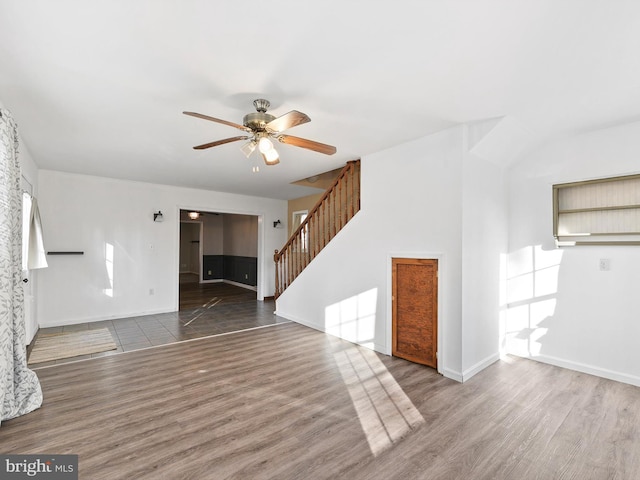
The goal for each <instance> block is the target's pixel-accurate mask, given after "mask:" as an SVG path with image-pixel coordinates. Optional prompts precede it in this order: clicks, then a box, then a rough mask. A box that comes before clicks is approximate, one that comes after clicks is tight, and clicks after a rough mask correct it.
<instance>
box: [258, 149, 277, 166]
mask: <svg viewBox="0 0 640 480" xmlns="http://www.w3.org/2000/svg"><path fill="white" fill-rule="evenodd" d="M262 158H263V159H264V163H266V164H267V165H277V164H279V163H280V155H278V152H277V151H276V149H275V148H272V149H271V150H269V151H268V152H266V153H263V154H262Z"/></svg>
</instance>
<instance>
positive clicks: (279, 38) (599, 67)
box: [0, 0, 640, 199]
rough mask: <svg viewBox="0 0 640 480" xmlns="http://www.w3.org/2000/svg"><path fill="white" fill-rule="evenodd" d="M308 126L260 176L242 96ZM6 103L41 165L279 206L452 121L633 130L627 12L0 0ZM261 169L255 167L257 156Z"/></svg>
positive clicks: (540, 5)
mask: <svg viewBox="0 0 640 480" xmlns="http://www.w3.org/2000/svg"><path fill="white" fill-rule="evenodd" d="M259 97H264V98H267V99H269V100H270V101H271V104H272V106H271V109H270V113H272V114H274V115H276V116H278V115H281V114H284V113H286V112H288V111H289V110H293V109H296V110H300V111H302V112H305V113H307V114H308V115H309V116H310V117H311V119H312V121H311V123H308V124H306V125H301V126H298V127H295V129H291V130H289V131H287V132H286V133H290V134H293V135H296V136H301V137H305V138H309V139H312V140H316V141H320V142H323V143H329V144H332V145H335V146H336V147H337V149H338V153H336V154H335V155H333V156H325V155H322V154H319V153H314V152H310V151H307V150H303V149H300V148H296V147H293V146H287V145H281V146H279V147H278V149H279V151H280V155H281V163H280V164H279V165H278V166H275V167H266V166H261V168H260V172H259V173H257V174H254V173H252V171H251V170H252V169H251V167H252V165H253V164H257V159H256V158H255V157H252V160H247V159H246V158H245V157H244V155H243V154H242V153H241V152H240V151H239V147H240V146H241V145H242V142H238V143H230V144H226V145H223V146H219V147H215V148H211V149H208V150H203V151H195V150H193V149H192V148H191V147H192V146H194V145H198V144H202V143H206V142H210V141H213V140H218V139H222V138H227V137H232V136H236V135H238V134H241V132H239V131H238V130H235V129H233V128H231V127H228V126H225V125H220V124H217V123H213V122H207V121H205V120H200V119H196V118H192V117H188V116H185V115H182V113H181V112H182V111H183V110H191V111H196V112H200V113H203V114H207V115H211V116H214V117H218V118H222V119H225V120H229V121H233V122H236V123H242V117H243V115H245V114H246V113H249V112H252V111H254V109H253V105H252V100H253V99H255V98H259ZM0 101H2V102H3V103H4V105H5V107H6V108H9V109H10V110H11V111H12V113H13V115H14V117H15V118H16V120H17V122H18V124H19V128H20V131H21V135H22V137H23V138H24V140H25V143H26V145H27V147H28V149H29V151H30V152H31V154H32V156H33V158H34V159H35V161H36V163H37V164H38V165H39V167H40V168H45V169H54V170H62V171H68V172H79V173H86V174H91V175H100V176H107V177H115V178H125V179H132V180H139V181H146V182H153V183H162V184H170V185H181V186H189V187H197V188H206V189H212V190H218V191H227V192H236V193H244V194H250V195H258V196H265V197H272V198H282V199H288V198H294V197H297V196H302V195H306V194H308V193H315V192H314V191H313V190H310V189H308V188H306V187H301V186H295V185H289V183H290V182H293V181H295V180H299V179H301V178H304V177H308V176H311V175H314V174H318V173H321V172H324V171H327V170H330V169H333V168H336V167H339V166H340V165H342V164H344V162H346V161H348V160H352V159H355V158H359V157H361V156H363V155H366V154H369V153H372V152H376V151H379V150H382V149H385V148H388V147H391V146H393V145H397V144H399V143H402V142H405V141H407V140H411V139H414V138H419V137H422V136H424V135H427V134H429V133H433V132H435V131H438V130H441V129H443V128H446V127H449V126H451V125H455V124H458V123H463V122H473V121H478V120H481V119H487V118H493V117H499V116H503V115H508V116H510V117H511V118H513V119H517V121H518V123H519V125H522V126H524V127H525V128H527V129H528V130H529V131H530V132H532V135H533V136H535V138H537V139H538V141H543V140H548V139H550V138H555V137H557V136H562V135H567V134H571V133H576V132H579V131H584V130H589V129H594V128H599V127H602V126H609V125H614V124H617V123H624V122H628V121H632V120H637V119H640V2H638V1H636V0H629V1H625V0H609V1H606V0H598V1H594V0H503V1H493V0H468V1H463V0H446V1H445V0H395V1H379V0H369V1H365V0H350V1H349V0H323V1H320V2H313V3H312V2H304V1H300V0H297V1H294V0H270V1H266V0H244V1H231V0H228V1H213V0H202V1H196V0H180V1H176V0H91V1H87V0H56V1H51V0H0ZM254 155H256V154H255V153H254Z"/></svg>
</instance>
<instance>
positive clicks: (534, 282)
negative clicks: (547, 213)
mask: <svg viewBox="0 0 640 480" xmlns="http://www.w3.org/2000/svg"><path fill="white" fill-rule="evenodd" d="M562 254H563V251H562V250H558V249H554V250H543V249H542V246H541V245H536V246H529V247H525V248H522V249H520V250H518V251H517V252H513V253H511V254H510V255H509V261H508V277H507V302H508V304H507V307H508V309H507V318H506V322H505V323H506V326H505V335H504V339H505V346H506V350H507V351H508V352H509V353H513V354H516V355H522V356H538V355H540V354H541V353H542V346H543V342H544V337H545V335H546V334H547V332H548V330H549V322H550V321H551V319H552V318H553V315H554V314H555V310H556V303H557V300H556V294H557V293H558V278H559V275H560V264H561V263H562Z"/></svg>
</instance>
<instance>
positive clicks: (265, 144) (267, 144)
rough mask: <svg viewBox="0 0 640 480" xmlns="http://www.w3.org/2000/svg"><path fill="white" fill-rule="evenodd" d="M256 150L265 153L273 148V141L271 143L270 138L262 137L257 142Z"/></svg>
mask: <svg viewBox="0 0 640 480" xmlns="http://www.w3.org/2000/svg"><path fill="white" fill-rule="evenodd" d="M258 150H260V153H263V154H266V153H267V152H269V151H270V150H273V143H271V140H269V139H268V138H267V137H262V138H260V141H259V142H258Z"/></svg>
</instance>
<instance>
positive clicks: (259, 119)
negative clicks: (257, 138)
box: [242, 112, 276, 132]
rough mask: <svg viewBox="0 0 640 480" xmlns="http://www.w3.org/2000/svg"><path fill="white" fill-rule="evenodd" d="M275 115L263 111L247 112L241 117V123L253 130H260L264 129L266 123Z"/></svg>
mask: <svg viewBox="0 0 640 480" xmlns="http://www.w3.org/2000/svg"><path fill="white" fill-rule="evenodd" d="M275 118H276V117H274V116H273V115H271V114H269V113H265V112H255V113H248V114H246V115H245V116H244V118H243V119H242V123H243V124H244V126H245V127H249V128H250V129H251V130H253V131H254V132H262V131H264V129H265V126H266V125H267V123H269V122H270V121H271V120H274V119H275Z"/></svg>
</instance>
